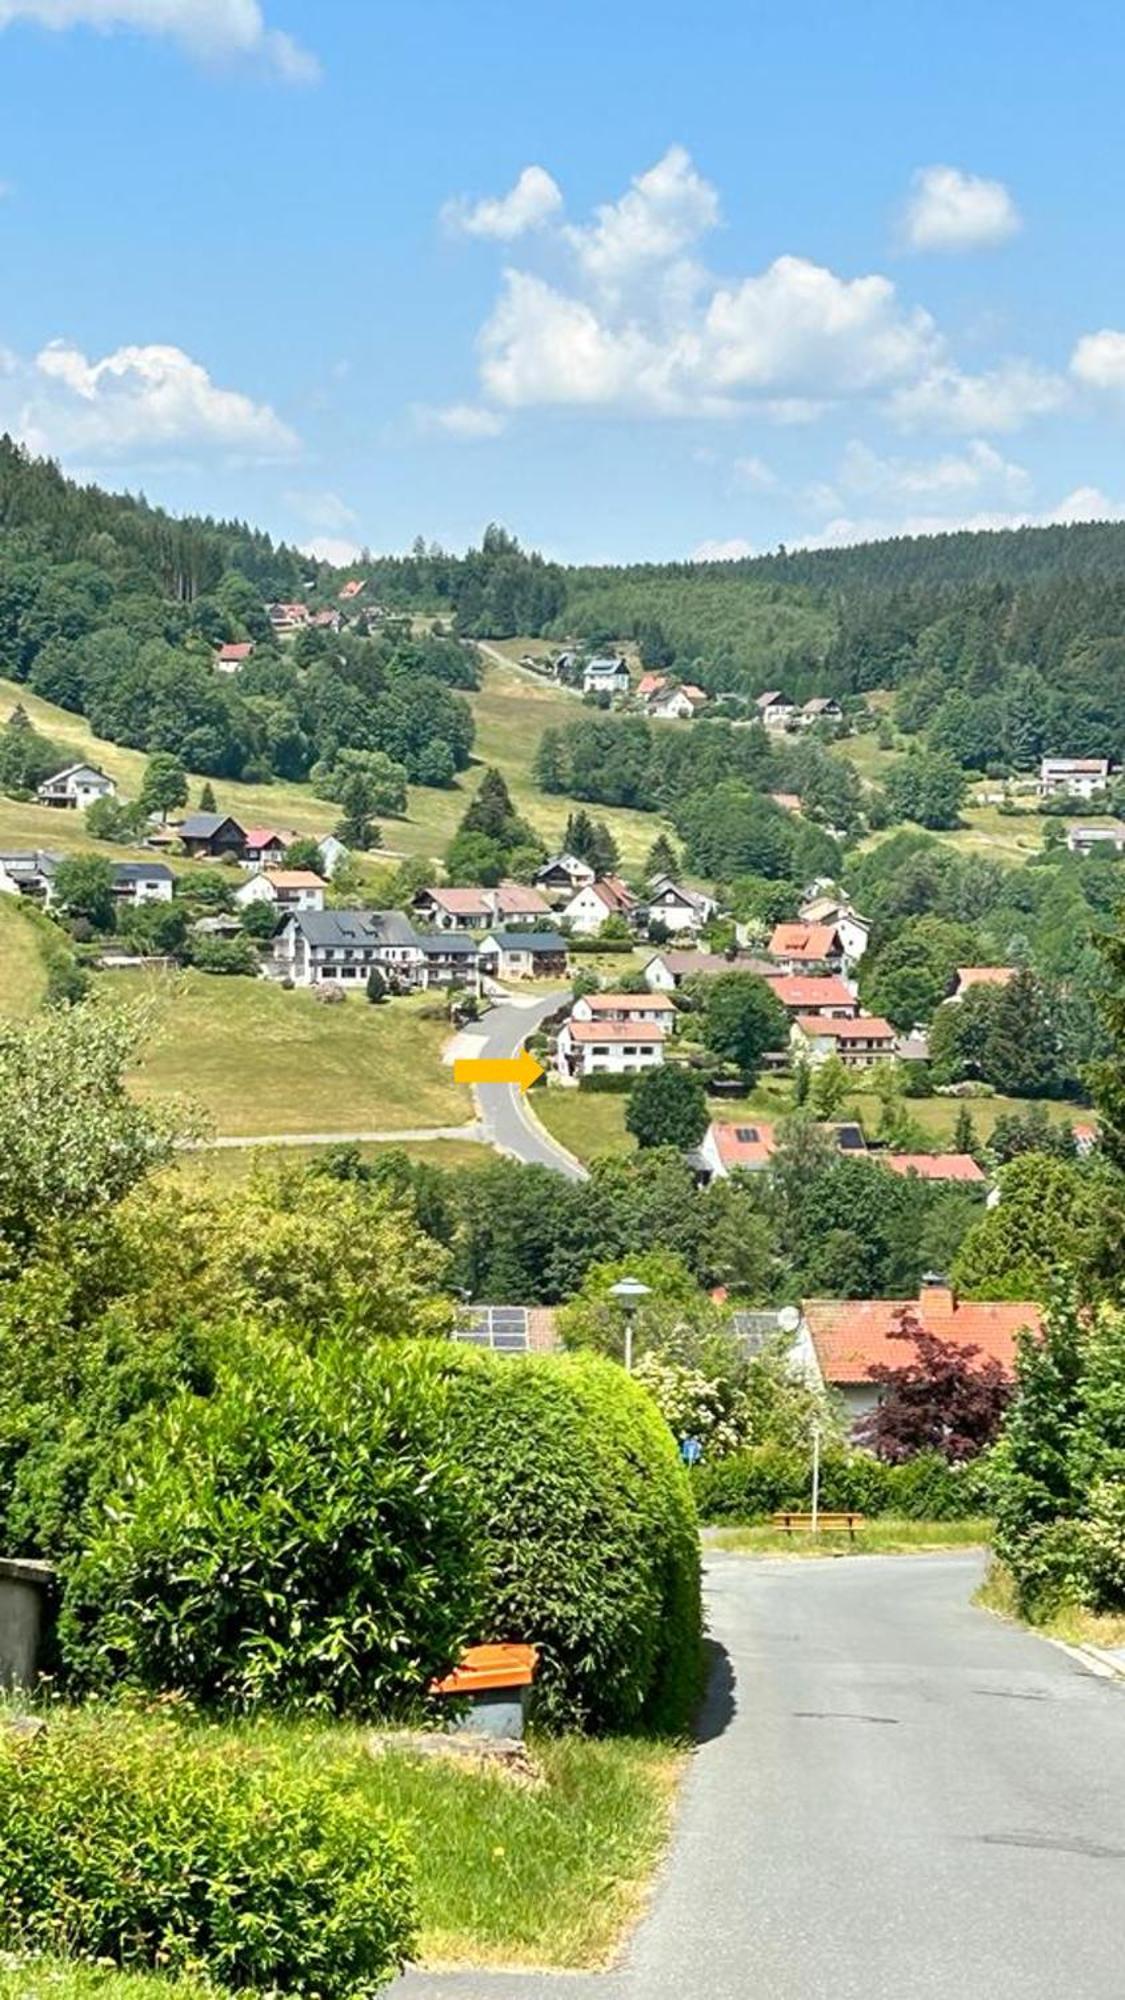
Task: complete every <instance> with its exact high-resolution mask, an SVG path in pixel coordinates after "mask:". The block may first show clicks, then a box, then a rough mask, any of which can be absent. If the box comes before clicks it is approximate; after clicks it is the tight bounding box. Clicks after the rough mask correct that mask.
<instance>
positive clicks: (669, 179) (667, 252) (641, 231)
mask: <svg viewBox="0 0 1125 2000" xmlns="http://www.w3.org/2000/svg"><path fill="white" fill-rule="evenodd" d="M718 220H719V197H718V195H717V194H716V192H715V189H714V188H713V187H712V186H711V184H710V182H709V181H705V180H704V179H703V176H702V175H701V174H699V173H697V172H696V169H695V167H694V166H693V164H692V161H691V156H690V155H689V154H688V153H687V152H686V151H685V150H684V148H683V147H682V146H670V147H669V149H668V151H667V152H666V153H665V155H664V158H663V159H662V160H658V161H657V163H656V165H655V166H654V167H649V169H648V171H647V172H646V173H643V174H637V175H636V176H635V177H634V179H633V184H632V186H631V187H630V188H629V190H628V192H627V193H626V194H623V195H622V197H621V199H620V201H615V202H603V204H602V205H601V207H600V208H598V209H596V210H595V220H594V221H593V222H592V223H591V224H589V226H588V227H585V228H570V229H568V230H567V231H566V237H567V241H568V242H569V243H570V245H571V247H572V249H573V250H574V251H575V253H576V255H577V258H578V262H579V264H580V266H581V268H582V270H583V272H584V273H585V275H586V277H587V278H588V279H590V280H591V281H592V282H593V283H594V284H595V285H598V286H600V287H603V288H606V289H609V290H614V289H616V288H617V287H619V286H620V285H622V284H623V283H624V282H626V281H627V280H628V279H630V278H632V277H634V276H636V275H637V274H638V273H639V272H641V271H645V270H647V269H649V268H650V267H651V266H652V265H654V264H668V263H673V262H674V261H675V260H677V259H679V258H680V257H681V256H682V253H683V252H684V251H685V250H687V249H689V248H690V246H691V245H692V244H694V243H696V242H698V240H699V238H700V237H701V236H705V235H706V234H707V232H708V230H710V229H713V228H714V227H715V225H716V223H717V222H718Z"/></svg>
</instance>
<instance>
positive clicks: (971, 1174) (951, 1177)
mask: <svg viewBox="0 0 1125 2000" xmlns="http://www.w3.org/2000/svg"><path fill="white" fill-rule="evenodd" d="M878 1157H879V1159H880V1160H881V1162H882V1164H883V1166H885V1167H889V1168H890V1170H891V1172H892V1174H901V1175H902V1176H903V1177H904V1178H905V1177H906V1176H907V1175H909V1174H916V1175H917V1177H918V1179H919V1180H920V1181H954V1182H956V1183H957V1185H958V1186H959V1187H984V1186H986V1184H987V1179H988V1176H987V1175H986V1174H985V1172H984V1169H983V1168H982V1167H980V1166H979V1165H978V1164H977V1162H976V1160H974V1158H973V1156H972V1154H971V1153H880V1154H879V1156H878Z"/></svg>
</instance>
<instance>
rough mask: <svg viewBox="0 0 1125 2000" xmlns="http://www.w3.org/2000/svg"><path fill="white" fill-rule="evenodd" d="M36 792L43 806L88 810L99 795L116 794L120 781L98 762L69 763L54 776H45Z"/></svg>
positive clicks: (100, 796)
mask: <svg viewBox="0 0 1125 2000" xmlns="http://www.w3.org/2000/svg"><path fill="white" fill-rule="evenodd" d="M36 796H37V797H38V800H39V803H40V805H41V806H62V807H64V808H69V810H71V811H72V812H85V810H86V807H87V806H92V805H93V804H94V803H95V801H96V800H98V799H114V798H116V797H117V782H116V780H115V779H114V778H110V777H107V775H106V773H105V772H104V771H102V770H99V768H98V766H97V765H96V764H68V765H67V767H66V769H65V771H56V772H55V774H54V777H52V778H45V779H44V781H43V783H42V784H41V785H40V787H39V790H38V793H37V794H36Z"/></svg>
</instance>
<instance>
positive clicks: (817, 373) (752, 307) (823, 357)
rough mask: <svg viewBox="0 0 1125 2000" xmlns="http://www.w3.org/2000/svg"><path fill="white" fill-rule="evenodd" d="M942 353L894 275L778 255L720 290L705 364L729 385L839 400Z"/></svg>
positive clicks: (912, 371) (707, 332) (707, 333)
mask: <svg viewBox="0 0 1125 2000" xmlns="http://www.w3.org/2000/svg"><path fill="white" fill-rule="evenodd" d="M938 348H939V339H938V333H937V329H936V327H935V325H934V322H933V320H932V319H931V318H930V316H929V314H928V313H926V312H923V311H922V310H921V309H920V308H914V309H910V310H905V311H904V310H903V309H902V308H901V307H900V306H899V304H898V300H897V298H896V295H895V288H894V286H893V284H892V283H891V281H890V279H889V278H882V277H866V278H852V279H846V278H838V277H837V276H836V274H835V272H833V271H829V270H826V269H825V268H824V266H823V265H820V264H813V263H810V262H809V261H808V259H807V258H804V257H778V258H777V259H776V261H775V262H774V263H773V264H771V265H770V266H769V268H768V270H766V271H763V272H762V273H761V275H760V276H758V277H754V278H746V279H744V280H743V282H742V283H741V284H740V285H738V286H737V287H735V288H734V289H733V290H731V289H728V288H724V287H720V288H719V289H718V290H717V291H716V292H715V293H714V295H713V297H712V298H711V301H710V304H709V306H708V308H707V313H706V318H705V321H704V325H703V355H702V357H701V358H702V359H703V361H704V365H705V367H706V369H707V372H708V375H709V378H710V379H711V380H712V381H713V382H714V383H716V384H717V385H719V386H721V387H724V388H735V389H752V390H768V391H770V392H772V393H774V394H778V393H780V394H781V395H782V396H783V397H784V396H785V395H787V394H793V395H795V396H797V397H798V398H801V397H803V396H805V395H807V394H808V393H809V392H810V391H811V392H815V393H816V395H817V396H818V397H824V396H829V397H833V396H839V395H847V394H855V393H857V392H859V393H862V392H864V391H867V390H871V389H879V388H884V387H886V386H888V385H891V384H893V383H895V382H898V381H904V380H909V379H911V378H912V377H913V376H914V375H916V374H917V372H918V370H919V368H920V367H922V366H923V365H924V364H925V363H926V361H927V360H928V359H929V358H930V357H932V356H934V355H936V353H937V352H938Z"/></svg>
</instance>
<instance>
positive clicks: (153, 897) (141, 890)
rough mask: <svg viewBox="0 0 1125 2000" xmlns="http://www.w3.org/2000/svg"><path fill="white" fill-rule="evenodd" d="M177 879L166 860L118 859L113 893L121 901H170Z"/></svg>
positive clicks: (114, 872)
mask: <svg viewBox="0 0 1125 2000" xmlns="http://www.w3.org/2000/svg"><path fill="white" fill-rule="evenodd" d="M175 888H176V878H175V876H174V875H173V873H172V870H171V869H170V868H169V866H168V864H167V862H166V861H115V862H114V863H113V895H114V900H115V901H116V902H118V903H133V904H137V905H139V904H142V903H170V902H171V900H172V897H173V895H174V894H175Z"/></svg>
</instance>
